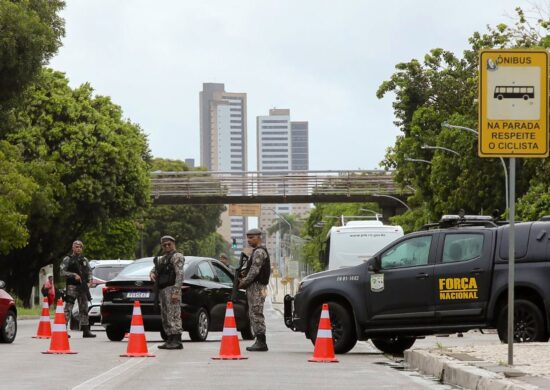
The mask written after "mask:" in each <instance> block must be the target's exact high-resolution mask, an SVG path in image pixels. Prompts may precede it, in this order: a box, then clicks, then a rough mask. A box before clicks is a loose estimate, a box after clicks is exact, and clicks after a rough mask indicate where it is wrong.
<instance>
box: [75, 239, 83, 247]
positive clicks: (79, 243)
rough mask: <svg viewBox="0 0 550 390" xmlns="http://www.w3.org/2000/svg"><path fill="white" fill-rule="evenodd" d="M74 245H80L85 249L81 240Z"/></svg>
mask: <svg viewBox="0 0 550 390" xmlns="http://www.w3.org/2000/svg"><path fill="white" fill-rule="evenodd" d="M73 245H80V246H81V247H82V248H84V244H83V243H82V241H80V240H76V241H73Z"/></svg>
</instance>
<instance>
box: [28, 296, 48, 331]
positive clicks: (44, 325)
mask: <svg viewBox="0 0 550 390" xmlns="http://www.w3.org/2000/svg"><path fill="white" fill-rule="evenodd" d="M50 337H52V327H51V324H50V308H49V306H48V298H44V300H43V301H42V314H41V315H40V322H39V323H38V329H37V330H36V336H32V338H33V339H49V338H50Z"/></svg>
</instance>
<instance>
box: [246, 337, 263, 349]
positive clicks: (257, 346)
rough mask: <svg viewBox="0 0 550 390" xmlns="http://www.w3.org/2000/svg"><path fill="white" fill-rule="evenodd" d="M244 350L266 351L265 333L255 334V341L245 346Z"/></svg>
mask: <svg viewBox="0 0 550 390" xmlns="http://www.w3.org/2000/svg"><path fill="white" fill-rule="evenodd" d="M246 350H247V351H250V352H255V351H262V352H265V351H267V350H268V348H267V343H266V342H265V334H257V335H256V342H255V343H254V344H252V345H251V346H250V347H246Z"/></svg>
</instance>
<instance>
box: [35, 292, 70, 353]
mask: <svg viewBox="0 0 550 390" xmlns="http://www.w3.org/2000/svg"><path fill="white" fill-rule="evenodd" d="M42 353H55V354H74V353H78V352H73V351H71V347H70V345H69V337H68V335H67V326H66V325H65V313H63V301H62V300H61V299H59V300H58V301H57V306H56V308H55V319H54V321H53V328H52V340H51V343H50V349H48V350H47V351H45V352H42Z"/></svg>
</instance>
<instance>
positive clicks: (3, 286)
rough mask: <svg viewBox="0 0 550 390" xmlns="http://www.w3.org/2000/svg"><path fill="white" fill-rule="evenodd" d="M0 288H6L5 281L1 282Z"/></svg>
mask: <svg viewBox="0 0 550 390" xmlns="http://www.w3.org/2000/svg"><path fill="white" fill-rule="evenodd" d="M0 288H1V289H4V288H6V282H4V281H3V280H0Z"/></svg>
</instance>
